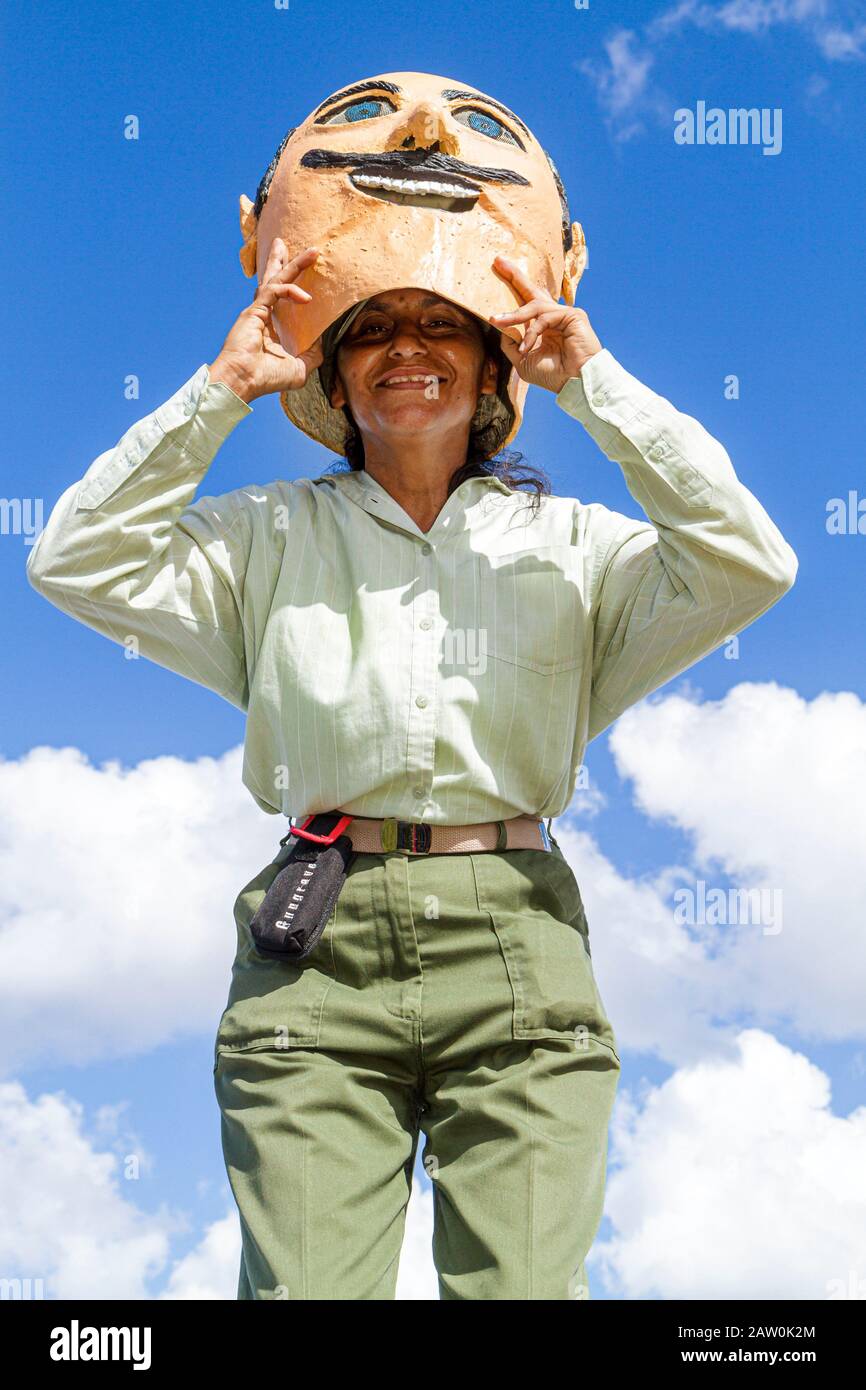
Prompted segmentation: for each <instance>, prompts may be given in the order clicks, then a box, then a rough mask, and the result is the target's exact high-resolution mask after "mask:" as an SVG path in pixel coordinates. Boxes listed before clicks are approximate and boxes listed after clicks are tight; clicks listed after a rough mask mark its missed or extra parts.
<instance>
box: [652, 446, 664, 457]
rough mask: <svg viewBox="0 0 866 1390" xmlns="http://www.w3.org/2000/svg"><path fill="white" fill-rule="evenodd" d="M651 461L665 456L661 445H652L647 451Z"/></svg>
mask: <svg viewBox="0 0 866 1390" xmlns="http://www.w3.org/2000/svg"><path fill="white" fill-rule="evenodd" d="M649 456H650V458H651V459H663V458H664V456H665V451H664V448H663V446H662V445H661V444H654V445H653V446H652V448H651V449H650V451H649Z"/></svg>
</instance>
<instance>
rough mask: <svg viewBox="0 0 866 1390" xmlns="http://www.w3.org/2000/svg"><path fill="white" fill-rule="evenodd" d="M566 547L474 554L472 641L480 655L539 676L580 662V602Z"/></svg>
mask: <svg viewBox="0 0 866 1390" xmlns="http://www.w3.org/2000/svg"><path fill="white" fill-rule="evenodd" d="M573 553H574V552H573V550H572V549H571V547H569V546H567V545H562V544H560V545H546V546H544V545H543V546H533V547H532V549H530V550H517V551H511V552H509V553H507V554H503V555H486V554H485V555H479V556H478V557H477V559H476V564H477V566H478V573H477V582H478V589H477V593H478V628H479V632H478V638H479V641H478V645H479V650H480V651H481V652H482V653H486V654H487V656H489V657H492V658H494V659H495V660H496V661H505V662H508V663H509V664H510V665H512V666H520V667H523V668H524V669H525V670H528V671H536V672H538V673H540V674H541V675H548V676H552V675H556V674H557V673H558V672H560V671H570V670H573V669H574V667H576V666H578V665H579V664H580V661H581V640H580V639H581V632H582V616H583V608H582V600H581V593H580V589H579V586H578V584H577V583H576V581H575V579H574V578H573V577H572V576H571V573H570V569H571V566H570V563H569V562H570V558H571V557H572V556H573Z"/></svg>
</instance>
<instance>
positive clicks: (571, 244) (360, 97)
mask: <svg viewBox="0 0 866 1390" xmlns="http://www.w3.org/2000/svg"><path fill="white" fill-rule="evenodd" d="M240 211H241V231H242V233H243V237H244V244H243V247H242V249H241V253H240V256H241V264H242V265H243V268H244V271H245V272H246V274H247V275H248V276H253V275H257V276H258V278H259V281H261V277H262V274H263V272H264V268H265V265H266V263H267V259H268V253H269V251H270V247H271V243H272V241H273V239H274V237H276V236H279V237H281V238H282V239H283V241H284V242H285V243H286V245H287V247H288V251H289V255H290V256H295V255H297V254H298V253H299V252H301V251H303V250H304V249H305V247H307V246H317V247H319V250H320V254H319V257H318V259H317V260H316V261H315V262H314V263H313V264H312V265H311V266H309V267H308V268H307V269H305V270H304V271H303V272H302V273H301V275H300V276H299V277H298V280H297V282H296V283H297V284H299V285H301V286H302V287H303V288H304V289H306V290H308V291H309V292H310V294H312V296H313V298H312V300H311V301H310V302H309V303H308V304H298V303H296V302H295V301H291V302H289V301H282V302H280V303H279V304H278V305H277V307H276V308H275V311H274V320H275V327H276V331H277V335H278V337H279V339H280V342H281V343H282V345H283V347H284V348H285V349H286V351H287V352H291V353H293V354H298V353H301V352H304V351H306V349H307V348H308V347H310V345H311V344H312V343H314V342H315V340H316V339H317V338H318V337H319V335H320V334H322V333H324V332H325V330H327V329H328V328H329V327H330V326H331V325H333V324H336V323H337V321H338V320H339V319H340V318H341V317H342V315H343V314H344V313H345V312H346V311H347V310H348V309H350V308H351V307H352V306H353V305H355V304H357V303H358V302H359V301H360V300H364V299H367V298H369V297H370V296H371V295H375V294H382V293H384V292H386V291H388V290H396V289H402V288H410V287H413V288H417V289H426V290H429V291H431V292H432V293H434V294H436V295H437V296H439V297H441V298H444V299H449V300H452V301H453V302H454V303H455V304H458V305H460V306H461V307H462V308H463V309H466V310H468V311H469V312H470V313H473V314H476V315H477V316H478V317H479V318H480V319H481V320H482V322H483V323H484V325H486V326H489V317H490V315H491V314H497V313H505V312H508V311H510V310H511V309H514V308H516V307H517V306H518V305H519V304H520V303H521V300H520V298H519V296H518V295H517V294H516V292H515V291H514V290H513V289H512V288H511V286H510V284H509V282H508V281H507V280H505V279H503V277H502V276H501V275H499V274H497V272H496V271H495V270H494V268H493V265H492V262H493V259H494V257H495V256H497V255H504V256H509V257H510V258H511V259H512V260H514V261H516V262H517V263H518V264H519V265H521V267H522V268H523V270H524V271H525V272H526V274H527V275H528V276H529V278H530V280H532V281H533V283H535V284H538V285H542V286H544V287H545V288H546V289H547V290H548V291H549V293H550V294H551V295H553V297H554V299H557V300H558V299H559V297H560V295H562V297H563V298H564V299H565V301H566V303H568V304H573V303H574V292H575V287H576V285H577V282H578V280H579V279H580V277H581V274H582V273H583V270H584V267H585V265H586V245H585V242H584V237H583V232H582V230H581V227H580V225H579V223H577V222H574V223H572V222H571V221H570V217H569V211H568V203H567V200H566V196H565V191H564V189H563V186H562V181H561V180H560V177H559V174H558V173H557V171H556V168H555V166H554V164H553V161H552V160H551V159H550V156H549V155H548V154H546V152H545V151H544V150H543V149H542V148H541V146H540V145H539V143H538V141H537V140H536V139H535V136H534V135H533V134H532V132H531V131H529V130H528V129H527V128H526V126H525V125H524V124H523V122H522V121H521V120H520V119H519V118H518V117H517V116H515V115H514V114H513V113H512V112H511V111H509V110H508V108H507V107H505V106H503V105H502V103H501V102H499V101H494V100H493V99H492V98H491V97H488V96H485V95H484V93H483V92H480V91H478V90H477V89H476V88H474V87H467V86H466V85H465V84H463V83H459V82H457V81H456V80H455V79H453V78H449V77H435V76H433V75H431V74H430V73H423V72H390V73H386V74H384V75H382V76H379V77H373V78H366V79H364V80H363V81H359V82H353V83H351V84H350V85H349V86H347V87H344V88H343V89H342V90H341V91H339V92H335V93H334V95H333V96H330V97H328V99H327V101H323V102H322V104H321V105H320V106H317V107H316V109H315V111H313V112H311V114H310V115H309V116H308V117H307V118H306V120H305V121H304V122H303V124H302V125H299V126H296V127H295V128H294V129H292V130H290V131H289V133H288V135H286V137H285V138H284V140H283V142H282V144H281V145H280V148H279V149H278V151H277V153H276V155H275V156H274V159H273V160H272V162H271V164H270V166H269V168H268V170H267V172H266V174H265V176H264V178H263V179H262V181H261V184H260V185H259V189H258V193H257V196H256V201H255V203H251V202H250V200H249V198H247V197H245V196H242V197H241V209H240ZM508 332H509V336H511V337H513V338H514V339H515V340H517V341H519V339H520V336H521V332H520V330H519V329H517V328H512V329H509V330H508ZM332 333H333V330H332ZM498 341H499V340H498V335H494V338H493V342H494V344H498ZM327 342H328V338H327V337H326V338H325V346H327ZM495 352H496V355H497V356H498V358H499V360H500V372H499V382H498V387H497V393H496V394H495V395H492V394H491V395H483V396H482V397H481V400H480V402H479V406H478V412H477V414H476V419H475V420H474V421H473V424H474V425H476V426H477V425H479V424H481V425H484V426H490V428H489V430H488V432H487V435H486V438H487V439H488V440H489V441H490V445H491V447H490V448H489V449H488V450H487V455H488V457H489V456H490V455H491V454H492V453H494V452H496V450H497V449H500V448H502V447H503V445H505V444H507V443H509V442H510V441H511V440H512V439H513V438H514V436H515V435H516V434H517V431H518V429H519V428H520V422H521V419H522V413H523V400H524V396H525V394H526V389H527V388H526V383H525V382H524V381H522V380H521V378H520V377H519V376H518V374H517V372H516V370H515V369H514V368H513V367H512V366H511V364H510V362H508V359H507V358H506V357H505V355H504V353H502V352H501V351H500V350H499V348H498V346H496V347H495ZM281 401H282V405H283V408H284V410H285V411H286V414H287V415H288V416H289V418H290V419H291V420H293V421H294V423H295V424H297V425H299V426H300V428H301V429H303V430H304V431H305V432H306V433H307V434H309V435H311V436H312V437H313V438H314V439H318V440H319V441H320V442H321V443H323V444H325V445H326V446H327V447H328V448H330V449H334V450H336V451H337V452H338V453H343V452H345V450H344V447H343V446H344V441H345V438H346V434H347V432H348V428H349V426H348V422H347V420H346V417H345V415H344V414H343V411H342V410H335V409H333V408H332V406H331V405H330V402H329V400H328V399H327V397H326V395H325V392H324V390H323V387H322V381H321V378H320V375H319V372H318V371H315V372H311V374H310V377H309V379H308V381H307V384H306V386H305V387H304V388H303V389H302V390H300V391H286V392H284V393H283V395H282V396H281Z"/></svg>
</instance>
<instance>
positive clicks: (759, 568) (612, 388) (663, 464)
mask: <svg viewBox="0 0 866 1390" xmlns="http://www.w3.org/2000/svg"><path fill="white" fill-rule="evenodd" d="M556 402H557V405H559V406H561V407H562V409H563V410H565V411H566V412H567V413H568V414H569V415H571V416H573V417H574V418H575V419H577V420H580V422H581V423H582V424H583V425H584V426H585V428H586V429H587V431H588V432H589V434H590V435H591V436H592V438H593V439H594V440H595V441H596V443H597V444H598V445H599V447H600V448H601V449H602V451H603V452H604V453H605V454H606V455H607V457H608V458H609V459H611V460H613V461H614V462H616V463H618V464H619V466H620V468H621V469H622V471H623V475H624V477H625V482H626V485H627V487H628V489H629V491H630V493H631V495H632V496H633V497H634V498H635V500H636V501H637V502H638V503H639V504H640V506H641V507H642V508H643V510H644V512H645V513H646V516H647V517H648V518H649V520H648V521H646V522H641V521H635V520H633V519H632V518H630V517H626V516H623V515H622V514H621V513H617V512H611V511H609V510H608V509H607V508H603V507H601V506H598V505H597V504H593V505H592V506H591V507H589V508H586V509H585V511H586V512H587V513H588V514H589V515H588V517H587V522H586V541H587V544H588V545H589V546H590V547H591V548H592V551H593V564H592V570H591V577H590V580H589V586H588V587H589V593H588V601H589V602H590V604H591V615H592V619H593V628H594V637H593V668H592V698H591V708H590V718H589V729H588V738H590V739H591V738H595V737H596V735H597V734H599V733H601V731H602V730H603V729H605V728H606V727H607V726H608V725H609V724H611V723H612V722H613V721H614V719H616V718H617V716H618V715H619V714H621V713H622V712H623V710H625V709H627V708H628V707H629V706H630V705H632V704H634V703H635V702H636V701H637V700H640V699H641V698H642V697H643V696H645V695H648V694H649V693H650V692H651V691H653V690H656V689H658V687H659V686H661V685H663V684H664V683H665V682H666V681H668V680H671V679H672V678H673V677H674V676H676V675H677V674H679V673H680V672H681V671H684V670H686V669H687V668H688V667H689V666H692V665H693V664H694V663H695V662H696V661H698V660H700V658H701V657H703V656H705V655H706V654H707V653H708V652H710V651H712V650H714V649H715V648H716V647H718V646H719V645H721V643H723V642H724V641H725V640H726V638H728V637H730V636H731V635H733V634H734V633H737V632H739V631H741V629H742V628H744V627H746V626H747V625H748V624H749V623H751V622H754V620H755V619H756V618H758V617H759V616H760V615H761V614H762V613H764V612H766V610H767V609H768V608H770V607H771V606H772V605H773V604H774V603H775V602H776V601H777V600H778V599H779V598H781V596H782V595H783V594H784V593H785V592H786V591H787V590H788V589H790V587H791V585H792V584H793V583H794V579H795V577H796V574H797V557H796V555H795V554H794V551H793V550H792V549H791V547H790V545H789V544H788V543H787V541H786V540H785V539H784V538H783V536H782V535H781V533H780V531H779V530H778V528H777V527H776V526H775V524H774V523H773V522H772V521H771V519H770V517H769V516H768V515H767V513H766V512H765V510H764V508H763V507H762V506H761V504H760V502H758V500H757V499H756V498H755V497H754V496H753V495H752V493H751V492H749V490H748V489H747V488H746V487H744V486H743V484H742V483H741V482H740V481H739V480H738V478H737V476H736V474H735V472H734V469H733V466H732V464H731V460H730V458H729V457H728V454H727V453H726V452H725V450H724V448H723V447H722V445H721V444H720V443H719V442H718V440H716V439H714V438H713V437H712V436H711V435H710V434H708V433H707V431H706V430H705V429H704V428H703V426H702V425H700V424H699V423H698V421H697V420H694V419H692V418H691V416H689V415H684V414H682V413H681V412H680V411H678V410H676V409H675V408H674V406H672V405H671V403H670V402H669V401H667V400H665V399H664V398H663V397H662V396H658V395H656V394H655V392H653V391H651V390H650V389H649V387H647V386H644V385H643V384H642V383H641V382H640V381H638V380H637V379H636V378H635V377H633V376H631V375H630V373H628V372H627V371H626V370H625V369H624V368H623V367H622V366H621V365H620V364H619V362H617V361H616V359H615V358H614V357H613V356H612V354H611V353H610V352H609V351H608V350H607V349H606V348H605V349H603V350H602V351H601V352H599V353H596V354H595V355H594V356H593V357H591V358H590V359H589V360H588V362H586V364H585V365H584V367H583V368H582V371H581V375H580V376H579V377H573V378H572V379H571V380H570V381H568V382H566V384H565V385H564V386H563V387H562V390H561V391H560V392H559V394H558V395H557V397H556Z"/></svg>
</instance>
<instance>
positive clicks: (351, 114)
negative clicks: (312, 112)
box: [319, 97, 397, 125]
mask: <svg viewBox="0 0 866 1390" xmlns="http://www.w3.org/2000/svg"><path fill="white" fill-rule="evenodd" d="M396 110H397V108H396V106H395V105H394V103H393V102H391V101H389V100H388V98H387V97H365V98H364V99H363V100H361V101H353V102H351V104H350V105H349V106H343V107H341V108H340V110H339V111H334V112H332V113H330V114H329V115H327V116H322V118H321V120H320V122H319V124H320V125H349V124H350V123H351V122H353V121H369V120H372V119H373V118H374V117H375V116H386V115H387V114H388V112H389V111H396Z"/></svg>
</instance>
